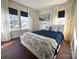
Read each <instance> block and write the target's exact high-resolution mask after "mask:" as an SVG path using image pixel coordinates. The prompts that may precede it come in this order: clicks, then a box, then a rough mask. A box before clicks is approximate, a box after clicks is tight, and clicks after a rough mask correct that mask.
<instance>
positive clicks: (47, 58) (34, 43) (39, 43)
mask: <svg viewBox="0 0 79 59" xmlns="http://www.w3.org/2000/svg"><path fill="white" fill-rule="evenodd" d="M20 39H21V43H22V44H23V45H24V46H25V47H26V48H28V49H29V50H30V51H31V52H32V53H33V54H34V55H36V56H37V57H38V59H54V54H55V50H56V48H57V46H58V43H57V41H56V40H55V39H53V38H49V37H45V36H42V35H38V34H35V33H31V32H26V33H24V34H23V35H22V36H21V37H20Z"/></svg>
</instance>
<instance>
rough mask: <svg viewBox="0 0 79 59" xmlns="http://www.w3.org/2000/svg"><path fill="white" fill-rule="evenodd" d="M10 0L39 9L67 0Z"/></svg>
mask: <svg viewBox="0 0 79 59" xmlns="http://www.w3.org/2000/svg"><path fill="white" fill-rule="evenodd" d="M12 1H14V2H17V3H20V4H23V5H25V6H28V7H31V8H34V9H36V10H40V9H44V8H46V7H50V6H52V5H56V4H62V3H65V2H67V1H68V0H12Z"/></svg>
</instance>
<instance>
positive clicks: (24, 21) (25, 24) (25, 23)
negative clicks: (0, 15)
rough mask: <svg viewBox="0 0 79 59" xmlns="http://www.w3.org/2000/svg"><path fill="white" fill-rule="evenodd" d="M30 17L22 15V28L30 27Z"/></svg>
mask: <svg viewBox="0 0 79 59" xmlns="http://www.w3.org/2000/svg"><path fill="white" fill-rule="evenodd" d="M29 27H30V24H29V19H28V17H23V16H21V29H29Z"/></svg>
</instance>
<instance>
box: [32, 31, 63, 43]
mask: <svg viewBox="0 0 79 59" xmlns="http://www.w3.org/2000/svg"><path fill="white" fill-rule="evenodd" d="M33 33H35V34H38V35H42V36H46V37H49V38H53V39H55V40H56V41H57V43H58V44H61V42H62V40H63V39H64V36H63V34H62V32H59V31H57V32H55V31H47V30H39V31H34V32H33Z"/></svg>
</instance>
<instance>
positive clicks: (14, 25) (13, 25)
mask: <svg viewBox="0 0 79 59" xmlns="http://www.w3.org/2000/svg"><path fill="white" fill-rule="evenodd" d="M9 23H10V24H9V28H10V31H14V30H18V27H19V26H18V16H17V15H12V14H10V15H9Z"/></svg>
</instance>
